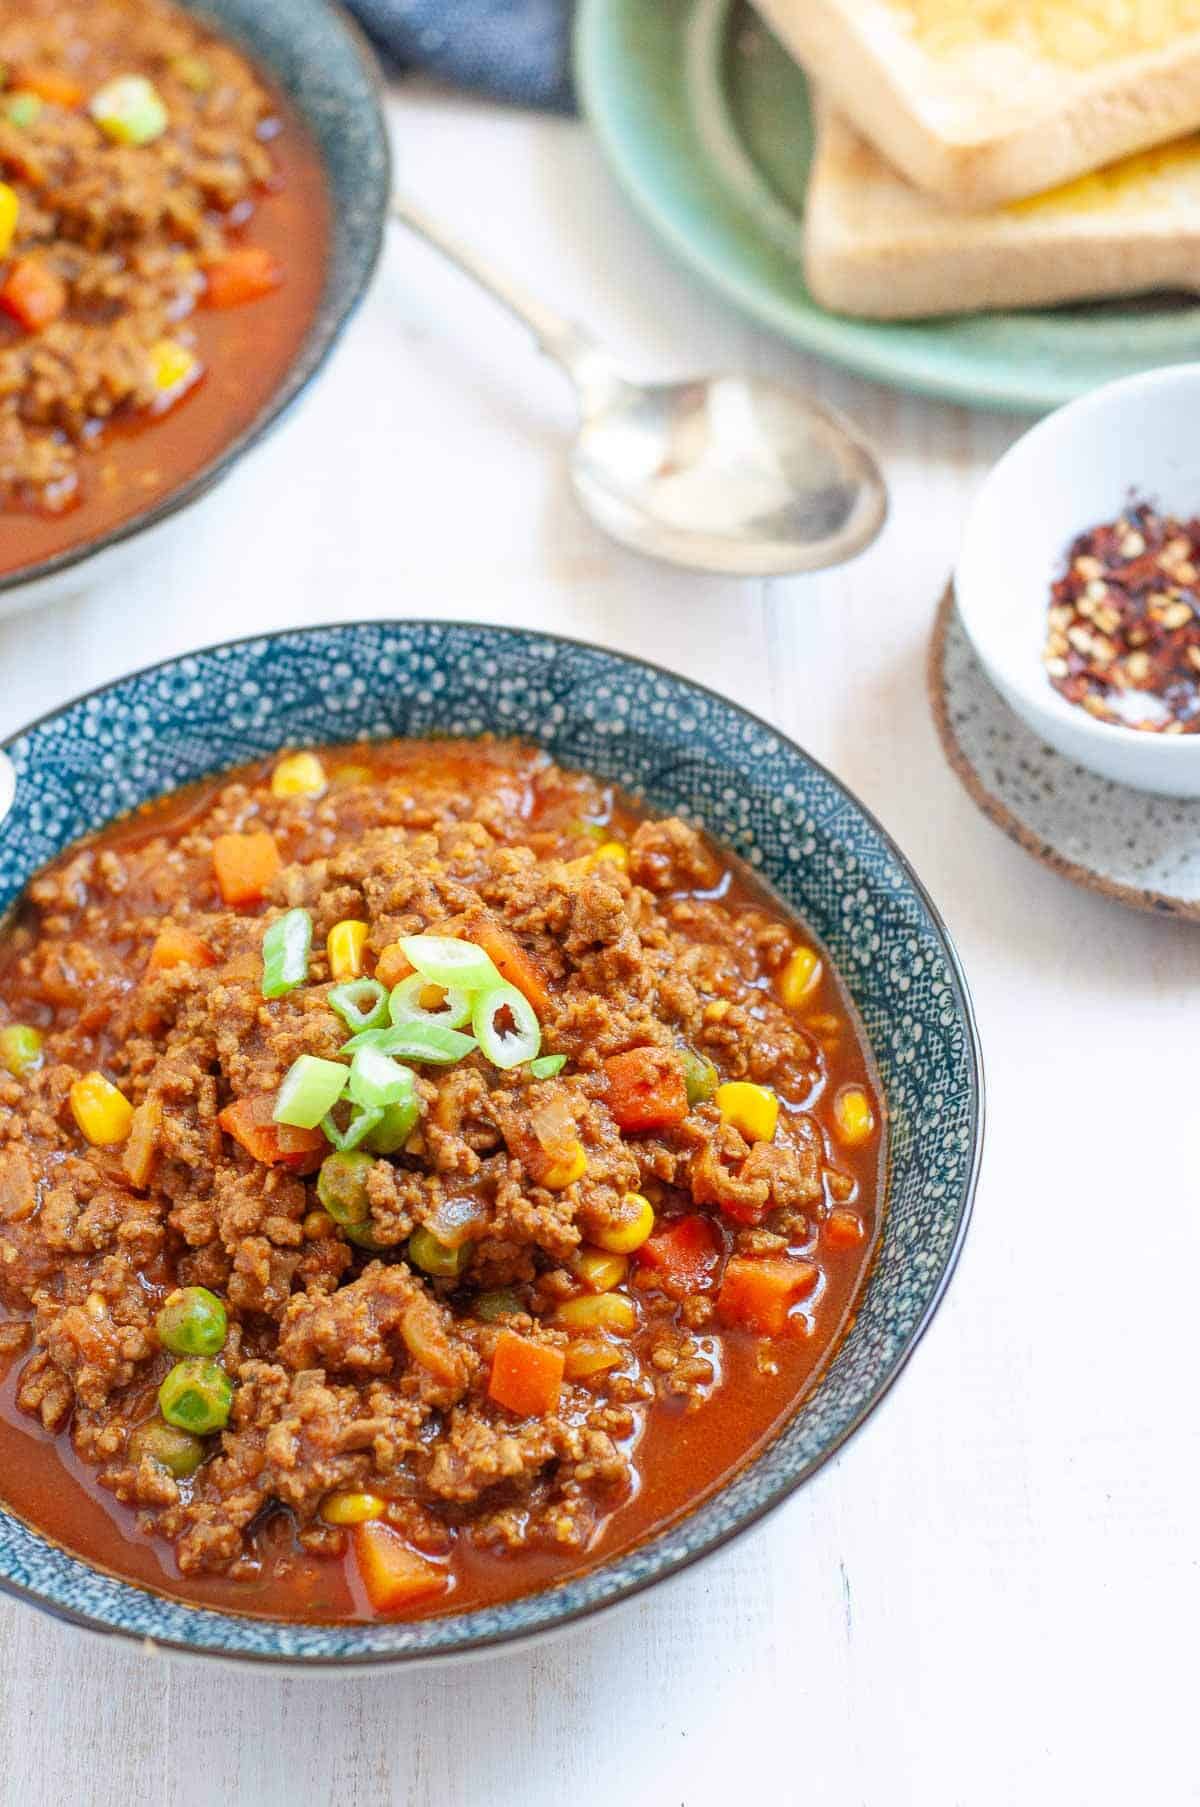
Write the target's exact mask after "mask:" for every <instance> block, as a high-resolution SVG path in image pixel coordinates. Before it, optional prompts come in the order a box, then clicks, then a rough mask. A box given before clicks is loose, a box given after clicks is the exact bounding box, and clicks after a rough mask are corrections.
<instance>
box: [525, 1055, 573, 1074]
mask: <svg viewBox="0 0 1200 1807" xmlns="http://www.w3.org/2000/svg"><path fill="white" fill-rule="evenodd" d="M566 1064H567V1057H566V1055H565V1054H543V1055H541V1056H540V1058H539V1059H537V1060H531V1061H530V1063H529V1071H530V1072H531V1073H532V1074H533V1077H534V1078H535V1079H553V1078H554V1076H555V1074H557V1073H561V1072H562V1070H563V1068H564V1067H565V1066H566Z"/></svg>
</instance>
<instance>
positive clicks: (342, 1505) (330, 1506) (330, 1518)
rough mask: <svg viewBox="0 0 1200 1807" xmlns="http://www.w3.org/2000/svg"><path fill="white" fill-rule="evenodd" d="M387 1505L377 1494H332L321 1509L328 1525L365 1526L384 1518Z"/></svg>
mask: <svg viewBox="0 0 1200 1807" xmlns="http://www.w3.org/2000/svg"><path fill="white" fill-rule="evenodd" d="M385 1509H386V1508H385V1503H384V1501H383V1500H381V1499H380V1498H379V1496H378V1494H375V1493H331V1494H329V1495H328V1496H327V1498H326V1500H325V1503H324V1505H323V1506H322V1507H321V1517H322V1518H323V1519H324V1520H325V1523H326V1524H327V1525H365V1524H367V1523H368V1522H369V1521H370V1520H371V1519H373V1518H382V1517H383V1514H384V1511H385Z"/></svg>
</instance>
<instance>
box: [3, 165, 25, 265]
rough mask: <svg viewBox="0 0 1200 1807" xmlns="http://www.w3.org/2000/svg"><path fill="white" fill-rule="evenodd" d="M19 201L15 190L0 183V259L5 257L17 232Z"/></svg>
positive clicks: (6, 184)
mask: <svg viewBox="0 0 1200 1807" xmlns="http://www.w3.org/2000/svg"><path fill="white" fill-rule="evenodd" d="M20 211H21V201H20V197H19V196H18V194H17V191H16V189H15V188H10V187H9V185H8V183H7V182H0V257H7V256H8V251H9V246H10V245H11V244H12V242H13V238H14V235H15V234H16V230H17V216H18V214H19V213H20Z"/></svg>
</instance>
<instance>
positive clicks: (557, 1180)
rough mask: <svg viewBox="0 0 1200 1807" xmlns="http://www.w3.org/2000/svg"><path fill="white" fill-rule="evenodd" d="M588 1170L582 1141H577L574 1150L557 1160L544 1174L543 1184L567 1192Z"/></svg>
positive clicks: (556, 1190) (554, 1190) (552, 1190)
mask: <svg viewBox="0 0 1200 1807" xmlns="http://www.w3.org/2000/svg"><path fill="white" fill-rule="evenodd" d="M586 1172H587V1156H586V1155H585V1154H584V1152H583V1144H582V1142H576V1144H575V1149H574V1152H573V1153H572V1154H570V1155H566V1156H564V1157H563V1159H562V1160H561V1161H555V1163H554V1165H553V1166H552V1167H551V1168H550V1169H549V1171H548V1172H547V1173H545V1174H543V1176H542V1185H543V1186H546V1187H548V1188H549V1190H550V1191H551V1192H565V1191H566V1189H567V1187H568V1186H573V1185H574V1184H575V1182H576V1180H581V1179H582V1178H583V1176H584V1174H585V1173H586Z"/></svg>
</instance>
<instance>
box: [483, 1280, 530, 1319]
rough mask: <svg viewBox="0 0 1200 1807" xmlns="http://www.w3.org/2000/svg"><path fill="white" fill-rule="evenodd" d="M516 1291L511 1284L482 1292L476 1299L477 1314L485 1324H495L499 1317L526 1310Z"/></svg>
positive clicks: (506, 1316) (509, 1316) (508, 1316)
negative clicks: (493, 1290) (492, 1290)
mask: <svg viewBox="0 0 1200 1807" xmlns="http://www.w3.org/2000/svg"><path fill="white" fill-rule="evenodd" d="M524 1309H525V1307H524V1306H523V1305H522V1303H521V1301H520V1299H519V1298H518V1297H517V1295H516V1293H515V1292H514V1291H513V1290H512V1287H511V1286H502V1287H499V1288H497V1290H496V1291H495V1292H490V1293H480V1295H479V1297H478V1298H477V1299H476V1301H475V1316H476V1317H477V1318H480V1319H482V1321H483V1322H484V1323H485V1324H494V1323H496V1322H497V1320H498V1319H499V1318H511V1317H514V1316H515V1315H516V1314H517V1313H518V1312H521V1311H524Z"/></svg>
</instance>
